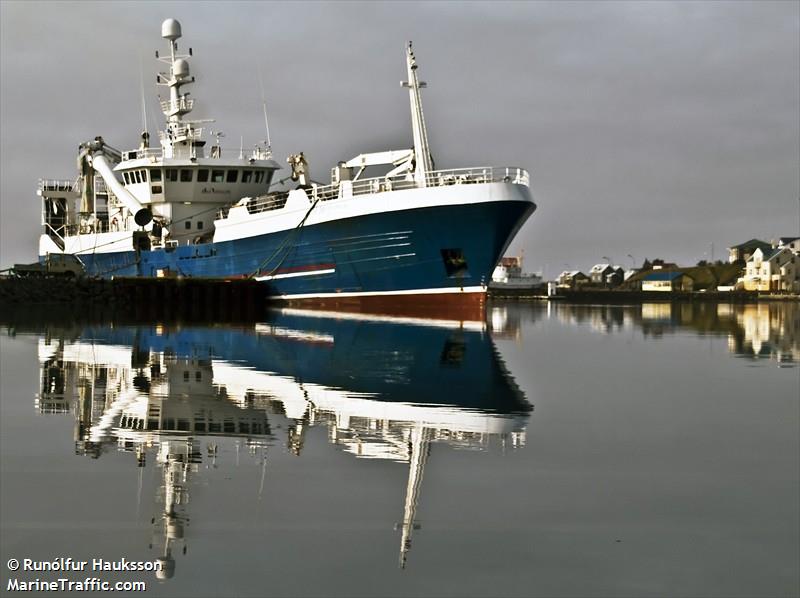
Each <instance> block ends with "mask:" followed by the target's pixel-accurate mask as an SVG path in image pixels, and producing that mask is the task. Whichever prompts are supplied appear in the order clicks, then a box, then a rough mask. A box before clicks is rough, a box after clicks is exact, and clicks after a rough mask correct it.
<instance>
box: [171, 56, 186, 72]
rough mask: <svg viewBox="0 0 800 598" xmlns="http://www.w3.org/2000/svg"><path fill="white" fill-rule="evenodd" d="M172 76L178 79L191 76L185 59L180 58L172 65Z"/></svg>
mask: <svg viewBox="0 0 800 598" xmlns="http://www.w3.org/2000/svg"><path fill="white" fill-rule="evenodd" d="M172 74H173V75H175V76H176V77H188V76H189V63H188V62H186V61H185V60H184V59H183V58H178V59H177V60H176V61H175V62H173V63H172Z"/></svg>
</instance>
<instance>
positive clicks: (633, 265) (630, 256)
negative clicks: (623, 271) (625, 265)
mask: <svg viewBox="0 0 800 598" xmlns="http://www.w3.org/2000/svg"><path fill="white" fill-rule="evenodd" d="M628 257H629V258H631V270H633V269H634V268H635V267H636V260H635V259H634V258H633V256H632V255H631V254H630V253H629V254H628Z"/></svg>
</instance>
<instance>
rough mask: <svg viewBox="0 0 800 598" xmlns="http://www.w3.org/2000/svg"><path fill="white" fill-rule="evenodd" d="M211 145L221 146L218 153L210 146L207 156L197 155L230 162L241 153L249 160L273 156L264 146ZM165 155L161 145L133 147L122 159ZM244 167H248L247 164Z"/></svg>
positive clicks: (236, 158) (156, 157) (155, 158)
mask: <svg viewBox="0 0 800 598" xmlns="http://www.w3.org/2000/svg"><path fill="white" fill-rule="evenodd" d="M194 130H195V131H197V130H199V129H194ZM211 147H212V148H214V147H219V150H218V155H213V154H212V153H211V151H210V150H211V148H209V151H208V153H207V155H205V156H197V157H199V158H202V159H209V158H211V159H215V160H216V159H219V158H221V156H223V155H224V156H225V159H224V161H223V160H220V161H221V162H228V161H231V160H239V155H240V154H242V155H243V156H244V158H243V159H245V160H248V161H249V160H269V159H270V158H272V151H271V150H269V149H266V148H264V147H262V146H256V147H254V148H251V149H248V148H244V151H242V148H240V147H233V146H227V145H225V146H216V145H213V146H211ZM198 153H199V152H198ZM163 157H164V150H163V148H160V147H148V148H144V149H141V148H137V149H132V150H125V151H123V152H122V161H123V162H125V161H128V160H141V159H142V158H151V159H153V160H160V159H162V158H163ZM168 159H169V158H168ZM239 166H240V167H242V166H243V165H239ZM244 167H245V168H246V165H245V166H244Z"/></svg>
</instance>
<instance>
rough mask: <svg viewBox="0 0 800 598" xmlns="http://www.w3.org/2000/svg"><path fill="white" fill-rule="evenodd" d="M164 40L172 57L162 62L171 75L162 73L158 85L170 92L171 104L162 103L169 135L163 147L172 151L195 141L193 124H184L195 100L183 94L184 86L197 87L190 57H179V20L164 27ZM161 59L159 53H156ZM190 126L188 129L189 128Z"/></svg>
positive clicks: (163, 25) (168, 22)
mask: <svg viewBox="0 0 800 598" xmlns="http://www.w3.org/2000/svg"><path fill="white" fill-rule="evenodd" d="M161 37H163V38H164V39H166V40H169V50H170V56H169V57H168V58H167V57H164V58H159V60H161V61H162V62H165V63H169V73H159V75H158V78H157V82H158V84H159V85H164V86H166V87H168V88H169V100H167V101H162V102H161V111H162V112H163V113H164V117H165V118H166V120H167V130H166V135H163V136H162V140H161V143H162V146H163V147H164V149H167V146H169V147H172V146H173V145H174V144H175V143H176V142H178V141H186V140H187V139H189V140H190V139H191V138H192V130H191V122H187V121H184V120H183V115H184V114H188V113H189V112H191V111H192V105H193V103H194V102H193V100H191V99H189V94H188V93H181V86H183V85H187V84H189V83H194V77H192V76H190V74H189V61H188V60H187V58H189V56H190V55H191V53H192V51H191V49H190V50H189V54H188V55H184V54H178V41H177V40H178V39H179V38H180V37H181V24H180V23H179V22H178V21H177V20H175V19H167V20H166V21H164V22H163V23H162V24H161ZM156 57H158V53H156ZM187 125H188V126H187Z"/></svg>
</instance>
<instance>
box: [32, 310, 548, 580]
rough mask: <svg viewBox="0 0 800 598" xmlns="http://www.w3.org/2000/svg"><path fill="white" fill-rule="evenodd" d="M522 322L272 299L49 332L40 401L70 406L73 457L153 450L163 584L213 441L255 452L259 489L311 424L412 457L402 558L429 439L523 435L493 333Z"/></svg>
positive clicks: (504, 441) (504, 443)
mask: <svg viewBox="0 0 800 598" xmlns="http://www.w3.org/2000/svg"><path fill="white" fill-rule="evenodd" d="M518 329H519V327H518V325H517V326H516V330H514V326H513V324H512V325H511V326H507V325H504V324H503V323H502V322H500V321H499V320H497V321H494V322H492V323H490V324H488V325H487V324H486V323H485V322H483V321H481V322H451V321H446V320H425V321H419V320H412V319H408V318H385V317H382V318H375V317H371V316H362V315H355V314H331V313H320V312H303V311H299V310H280V311H275V312H274V313H273V314H272V317H271V319H270V320H269V321H268V322H265V323H262V324H257V325H255V326H253V327H251V328H247V329H245V328H238V329H235V328H221V327H209V328H180V327H175V328H165V327H161V326H157V327H152V328H146V329H145V328H141V327H139V328H136V327H123V328H115V327H87V328H86V329H84V330H83V331H82V333H81V334H80V336H79V338H78V339H75V340H71V339H68V338H64V337H63V336H62V337H60V338H59V334H58V332H57V331H50V332H49V333H48V335H47V336H46V337H45V338H43V339H41V340H40V343H39V358H40V364H41V392H40V394H39V396H38V397H37V408H38V410H39V411H40V412H41V413H48V414H53V413H61V414H69V413H72V414H74V416H75V433H74V438H75V450H76V452H77V453H78V454H79V455H85V456H88V457H91V458H95V459H96V458H100V457H101V456H102V455H103V454H104V453H105V452H108V451H125V452H130V453H131V454H132V455H134V457H135V462H136V464H137V465H138V467H140V468H145V467H146V465H147V461H148V455H154V456H155V462H156V463H157V466H158V467H159V468H160V472H161V483H160V489H159V497H158V498H159V499H160V502H161V503H162V504H163V507H162V508H161V512H160V513H159V514H158V515H157V516H156V517H154V518H153V520H152V524H153V533H154V536H155V539H154V541H153V544H152V546H151V547H152V548H153V549H154V550H158V553H159V557H158V558H159V560H160V561H161V563H162V566H163V570H162V571H161V572H159V576H160V577H161V578H162V579H165V578H169V577H172V576H173V574H174V572H175V558H174V556H173V555H174V554H178V553H180V552H183V553H184V554H185V553H186V541H185V529H186V527H187V524H188V517H187V514H186V510H187V508H188V503H189V497H190V488H191V486H192V478H193V476H196V475H198V472H200V471H201V469H200V466H201V464H203V462H205V465H206V467H215V466H216V458H217V452H218V443H219V442H222V440H223V439H227V438H233V439H235V440H234V442H237V443H238V444H237V447H246V449H247V451H248V452H249V454H250V455H252V457H253V458H255V459H258V460H260V463H261V482H260V484H261V488H262V490H263V484H264V473H265V467H266V463H267V449H268V447H270V446H274V445H275V444H277V443H283V442H285V443H286V447H287V449H288V450H289V451H290V452H292V453H294V454H295V455H302V451H303V444H304V439H305V436H306V433H307V430H308V429H309V428H311V427H315V426H322V427H325V428H326V429H327V436H328V439H329V441H330V442H331V443H333V444H334V445H336V446H338V447H340V448H341V449H343V450H344V451H346V452H348V453H350V454H352V455H354V456H355V457H357V458H360V459H385V460H391V461H396V462H401V463H405V464H407V466H408V479H407V483H406V488H405V497H404V501H403V514H402V519H401V520H400V521H399V523H397V524H396V529H397V531H398V532H399V535H400V550H399V563H400V566H401V567H405V566H406V563H407V560H408V556H409V551H410V549H411V540H412V534H413V532H414V531H415V530H417V529H419V524H418V523H417V521H416V509H417V505H418V504H419V501H420V495H421V488H422V481H423V476H424V472H425V465H426V462H427V460H428V457H429V454H430V447H431V444H433V443H442V444H446V445H450V446H452V447H455V448H468V449H484V448H487V447H490V446H499V447H500V448H501V449H503V450H506V449H508V450H512V449H516V448H519V447H522V446H524V444H525V429H526V425H527V420H528V417H529V415H528V413H529V412H530V411H531V409H532V406H531V405H530V403H528V401H527V400H526V399H525V397H524V396H523V394H522V392H521V391H520V390H519V388H518V387H517V385H516V383H515V382H514V380H513V378H512V377H511V376H510V374H509V373H508V372H507V371H506V369H505V366H504V364H503V362H502V360H501V358H500V357H499V355H498V353H497V351H496V349H495V346H494V344H493V342H492V339H491V334H496V335H499V336H502V337H504V338H514V335H517V334H519V332H518ZM490 333H491V334H490ZM278 429H282V430H281V434H283V433H284V430H285V438H284V439H281V438H279V437H278V432H277V430H278ZM140 473H141V470H140Z"/></svg>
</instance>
